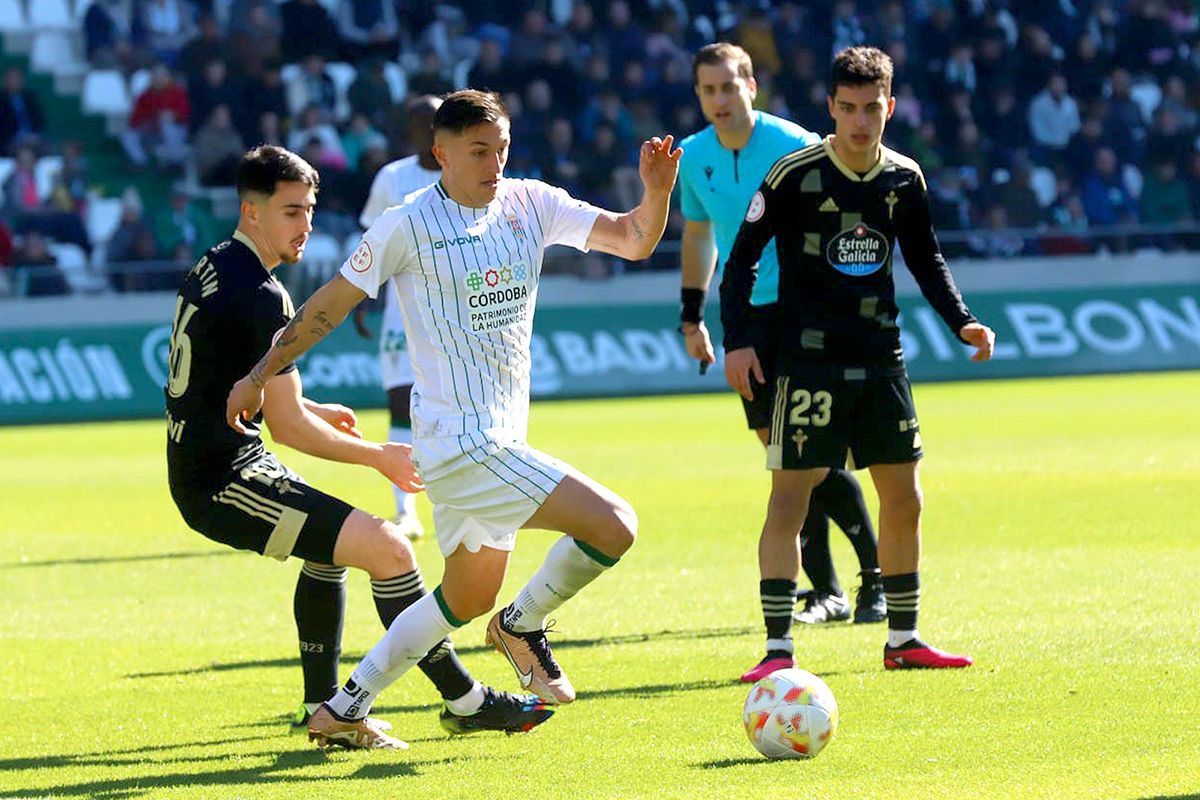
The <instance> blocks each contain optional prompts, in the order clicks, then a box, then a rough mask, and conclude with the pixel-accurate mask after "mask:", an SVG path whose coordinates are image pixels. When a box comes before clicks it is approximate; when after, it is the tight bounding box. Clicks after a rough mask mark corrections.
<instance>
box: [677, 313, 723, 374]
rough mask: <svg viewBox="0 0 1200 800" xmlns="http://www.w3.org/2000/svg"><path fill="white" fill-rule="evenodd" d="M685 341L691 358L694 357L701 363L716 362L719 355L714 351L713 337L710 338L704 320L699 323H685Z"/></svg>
mask: <svg viewBox="0 0 1200 800" xmlns="http://www.w3.org/2000/svg"><path fill="white" fill-rule="evenodd" d="M683 343H684V346H686V347H687V353H688V356H689V357H690V358H694V359H695V360H697V361H699V362H700V363H701V364H713V363H715V362H716V360H717V356H716V354H715V353H714V352H713V346H712V339H711V338H709V335H708V328H707V327H706V326H705V324H704V323H703V322H700V323H698V324H696V323H684V325H683Z"/></svg>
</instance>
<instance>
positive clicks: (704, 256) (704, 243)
mask: <svg viewBox="0 0 1200 800" xmlns="http://www.w3.org/2000/svg"><path fill="white" fill-rule="evenodd" d="M680 257H681V260H682V264H683V269H682V275H681V277H680V282H679V285H680V286H682V287H683V288H684V289H703V290H705V291H707V290H708V286H709V284H710V283H712V276H713V272H715V271H716V265H717V248H716V247H715V246H714V245H713V241H712V237H711V236H708V235H699V234H695V233H690V232H689V231H688V229H687V228H684V232H683V239H682V240H681V242H680Z"/></svg>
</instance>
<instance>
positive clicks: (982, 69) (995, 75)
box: [974, 28, 1016, 102]
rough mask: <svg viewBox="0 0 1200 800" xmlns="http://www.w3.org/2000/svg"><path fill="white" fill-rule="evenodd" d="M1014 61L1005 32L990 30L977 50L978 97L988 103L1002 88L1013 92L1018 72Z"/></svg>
mask: <svg viewBox="0 0 1200 800" xmlns="http://www.w3.org/2000/svg"><path fill="white" fill-rule="evenodd" d="M1014 60H1015V56H1014V55H1013V52H1012V50H1010V49H1009V47H1008V43H1007V42H1006V41H1005V39H1004V32H1003V31H1002V30H1000V29H999V28H989V29H988V30H987V31H986V32H985V33H984V34H983V35H982V37H981V38H980V40H979V43H978V44H977V45H976V48H975V62H974V63H975V76H976V80H977V81H978V84H979V88H978V91H977V92H976V97H980V98H983V100H984V101H985V102H986V101H987V100H988V98H989V97H990V96H992V95H994V94H995V93H996V92H997V91H999V89H1000V88H1001V87H1002V86H1003V87H1008V88H1009V89H1010V90H1011V88H1012V80H1013V73H1014V71H1015V70H1016V65H1015V63H1014Z"/></svg>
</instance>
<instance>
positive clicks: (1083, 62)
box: [1063, 33, 1111, 103]
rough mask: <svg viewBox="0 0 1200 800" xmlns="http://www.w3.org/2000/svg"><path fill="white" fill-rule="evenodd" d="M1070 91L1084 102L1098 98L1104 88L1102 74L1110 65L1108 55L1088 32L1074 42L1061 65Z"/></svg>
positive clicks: (1104, 73)
mask: <svg viewBox="0 0 1200 800" xmlns="http://www.w3.org/2000/svg"><path fill="white" fill-rule="evenodd" d="M1063 68H1064V71H1065V75H1066V77H1067V83H1068V84H1070V86H1071V91H1072V92H1073V93H1074V95H1075V96H1076V97H1078V98H1079V99H1080V100H1081V101H1083V102H1084V103H1090V102H1092V101H1094V100H1098V99H1099V98H1100V93H1101V91H1102V89H1103V88H1104V76H1105V75H1107V74H1108V73H1109V70H1110V69H1111V65H1110V64H1109V59H1108V56H1107V55H1106V54H1105V53H1104V52H1103V51H1102V50H1101V49H1100V43H1099V42H1097V41H1096V38H1095V37H1094V36H1092V35H1091V34H1089V33H1085V34H1083V35H1081V36H1080V37H1079V39H1078V40H1077V41H1076V42H1075V49H1074V50H1073V51H1072V52H1071V55H1070V56H1069V57H1068V58H1067V59H1066V61H1065V62H1064V65H1063Z"/></svg>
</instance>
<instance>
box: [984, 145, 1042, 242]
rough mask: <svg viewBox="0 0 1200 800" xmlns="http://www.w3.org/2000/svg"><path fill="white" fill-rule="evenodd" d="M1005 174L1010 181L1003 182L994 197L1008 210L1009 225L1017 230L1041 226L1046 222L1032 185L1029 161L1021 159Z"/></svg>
mask: <svg viewBox="0 0 1200 800" xmlns="http://www.w3.org/2000/svg"><path fill="white" fill-rule="evenodd" d="M1005 172H1006V173H1007V177H1008V180H1007V181H1004V182H1002V183H1001V184H1000V185H999V187H997V188H996V190H995V191H994V192H993V193H992V196H993V197H994V198H995V199H996V200H997V201H999V203H1000V205H1002V206H1004V207H1005V208H1006V209H1007V210H1008V221H1009V223H1011V224H1012V226H1013V227H1015V228H1025V229H1028V228H1037V227H1039V226H1041V224H1042V223H1043V222H1044V219H1043V217H1042V208H1041V204H1040V203H1038V196H1037V193H1036V192H1034V191H1033V187H1032V186H1031V185H1030V180H1031V178H1032V165H1031V164H1030V163H1029V161H1028V159H1026V158H1024V157H1021V158H1018V159H1017V160H1016V161H1015V162H1014V164H1013V165H1012V167H1011V169H1009V170H1005Z"/></svg>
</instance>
